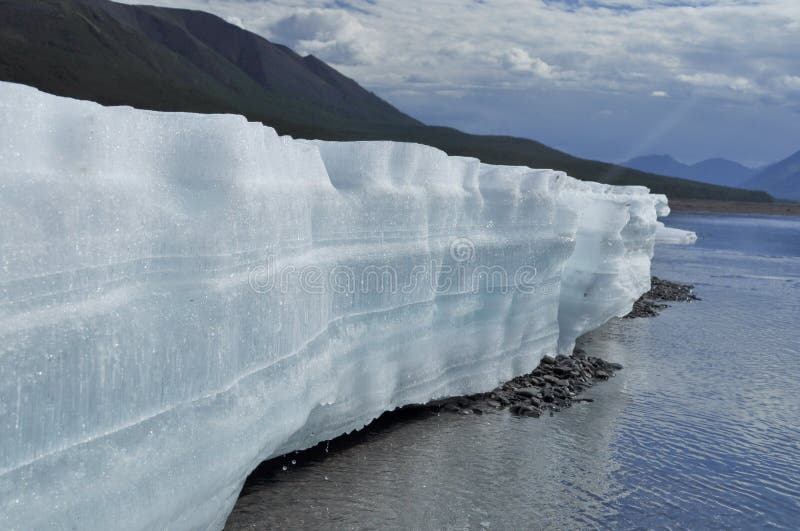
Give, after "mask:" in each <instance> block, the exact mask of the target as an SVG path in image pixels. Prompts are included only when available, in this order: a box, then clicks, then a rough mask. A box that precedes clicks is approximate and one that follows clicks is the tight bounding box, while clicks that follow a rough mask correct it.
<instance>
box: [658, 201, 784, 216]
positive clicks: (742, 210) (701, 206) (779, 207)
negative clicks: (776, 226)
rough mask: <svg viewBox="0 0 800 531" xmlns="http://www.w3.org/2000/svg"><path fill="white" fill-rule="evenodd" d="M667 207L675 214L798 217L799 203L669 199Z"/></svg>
mask: <svg viewBox="0 0 800 531" xmlns="http://www.w3.org/2000/svg"><path fill="white" fill-rule="evenodd" d="M669 207H670V208H671V209H672V210H673V211H675V212H726V213H735V214H771V215H781V216H800V203H749V202H744V201H712V200H709V199H670V200H669Z"/></svg>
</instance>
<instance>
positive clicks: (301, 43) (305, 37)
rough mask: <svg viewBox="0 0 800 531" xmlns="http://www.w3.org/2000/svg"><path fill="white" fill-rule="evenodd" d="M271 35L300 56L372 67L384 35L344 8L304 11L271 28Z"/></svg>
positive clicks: (378, 53) (299, 11)
mask: <svg viewBox="0 0 800 531" xmlns="http://www.w3.org/2000/svg"><path fill="white" fill-rule="evenodd" d="M269 32H270V36H271V37H273V39H275V40H277V41H279V42H281V43H285V44H287V45H288V46H290V47H292V48H294V49H295V51H297V52H299V53H302V54H307V53H312V54H314V55H317V56H319V57H321V58H323V59H325V60H326V61H329V62H331V63H333V64H338V65H360V64H372V63H374V62H375V61H376V60H377V59H378V57H379V56H380V53H381V41H380V35H379V34H378V33H377V32H375V31H373V30H369V29H367V28H365V27H364V26H363V25H362V24H361V23H360V22H359V21H358V19H357V18H356V17H355V16H353V15H352V14H350V13H348V12H347V11H343V10H340V9H308V10H307V9H301V10H298V11H296V12H294V13H292V14H290V15H288V16H286V17H284V18H281V19H279V20H277V21H276V22H275V23H274V24H272V25H270V26H269Z"/></svg>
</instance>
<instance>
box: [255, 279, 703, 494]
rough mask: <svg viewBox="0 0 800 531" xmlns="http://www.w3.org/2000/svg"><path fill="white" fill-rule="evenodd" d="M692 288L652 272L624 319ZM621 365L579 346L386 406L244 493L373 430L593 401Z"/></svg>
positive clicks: (271, 462) (280, 464) (262, 468)
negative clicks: (507, 374) (589, 393)
mask: <svg viewBox="0 0 800 531" xmlns="http://www.w3.org/2000/svg"><path fill="white" fill-rule="evenodd" d="M693 289H694V286H692V285H688V284H681V283H677V282H671V281H668V280H663V279H660V278H658V277H652V278H651V289H650V290H649V291H648V292H647V293H645V294H644V295H642V296H641V297H640V298H639V299H638V300H637V301H636V302H635V303H634V306H633V309H632V310H631V312H630V313H629V314H628V315H626V316H624V317H623V319H637V318H649V317H656V316H657V315H658V314H659V313H660V312H661V311H662V310H663V309H665V308H667V307H669V304H667V303H668V302H691V301H698V300H701V299H699V298H698V297H697V296H695V295H694V293H693ZM622 369H623V367H622V365H620V364H618V363H610V362H607V361H605V360H603V359H601V358H598V357H595V356H590V355H588V354H587V353H586V352H585V351H584V350H583V349H582V348H580V347H576V348H575V349H574V350H573V352H572V355H570V356H565V355H558V356H556V357H555V358H553V357H551V356H545V357H544V358H543V359H542V361H541V362H540V363H539V365H538V366H537V367H536V368H535V369H534V370H533V371H532V372H530V373H528V374H523V375H520V376H517V377H515V378H512V379H511V380H509V381H507V382H505V383H503V384H501V385H499V386H498V387H496V388H495V389H493V390H492V391H489V392H485V393H476V394H471V395H462V396H453V397H447V398H441V399H436V400H432V401H430V402H428V403H426V404H409V405H406V406H403V407H400V408H397V409H395V410H392V411H386V412H384V413H383V414H382V415H381V416H379V417H378V418H376V419H375V420H373V421H372V422H370V423H369V424H367V425H366V426H364V427H363V428H361V429H360V430H356V431H353V432H350V433H346V434H343V435H340V436H338V437H335V438H333V439H330V440H327V441H322V442H320V443H318V444H316V445H314V446H312V447H311V448H307V449H305V450H297V451H294V452H290V453H288V454H284V455H280V456H277V457H273V458H272V459H268V460H266V461H263V462H262V463H261V464H259V465H258V467H256V469H255V470H253V471H252V472H251V473H250V475H249V476H248V478H247V480H246V481H245V485H244V487H243V488H242V491H241V493H240V494H239V497H242V496H245V495H247V494H248V492H249V491H250V490H251V489H254V488H257V486H258V485H260V484H262V483H263V482H264V481H265V480H268V479H269V478H271V477H273V476H274V475H275V474H277V473H278V472H282V471H286V470H288V469H289V468H290V467H294V466H301V465H307V464H310V463H313V462H319V461H322V460H324V459H325V458H326V456H327V455H328V454H330V453H331V452H335V451H337V450H344V449H347V448H351V447H353V446H356V445H358V444H359V443H361V442H363V441H364V440H366V438H367V437H368V436H369V435H370V434H374V433H377V432H381V431H384V430H387V429H390V428H392V427H393V426H396V425H398V424H401V423H404V422H414V421H418V420H423V419H426V418H430V417H435V416H439V415H441V414H457V415H484V414H492V413H497V412H500V411H503V410H508V411H509V412H510V413H511V414H512V415H514V416H518V417H533V418H538V417H540V416H541V415H542V414H543V413H545V412H549V414H550V415H551V416H552V415H553V414H554V412H556V411H560V410H562V409H564V408H568V407H571V406H572V405H574V404H576V403H581V402H594V399H592V398H581V396H580V394H581V393H582V392H583V391H585V390H587V389H588V388H589V387H592V386H593V385H594V384H596V383H597V382H602V381H605V380H608V379H609V378H612V377H613V376H614V374H615V373H616V372H617V371H619V370H622Z"/></svg>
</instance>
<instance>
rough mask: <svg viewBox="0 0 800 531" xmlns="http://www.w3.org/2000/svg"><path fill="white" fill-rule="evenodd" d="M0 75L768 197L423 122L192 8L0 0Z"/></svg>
mask: <svg viewBox="0 0 800 531" xmlns="http://www.w3.org/2000/svg"><path fill="white" fill-rule="evenodd" d="M0 79H1V80H5V81H14V82H17V83H25V84H27V85H32V86H34V87H37V88H39V89H41V90H44V91H46V92H50V93H53V94H58V95H61V96H68V97H72V98H79V99H87V100H93V101H96V102H99V103H102V104H104V105H130V106H132V107H138V108H143V109H153V110H159V111H186V112H200V113H234V114H241V115H244V116H246V117H247V118H248V119H249V120H252V121H259V122H263V123H265V124H267V125H270V126H272V127H274V128H275V129H276V130H277V131H278V132H279V133H281V134H289V135H292V136H295V137H300V138H320V139H329V140H396V141H405V142H418V143H421V144H428V145H431V146H435V147H438V148H440V149H442V150H443V151H445V152H447V153H449V154H451V155H463V156H470V157H477V158H479V159H481V160H483V161H484V162H487V163H493V164H511V165H524V166H531V167H538V168H557V169H562V170H565V171H567V172H569V173H570V174H572V175H573V176H575V177H577V178H581V179H588V180H600V181H602V182H607V183H610V184H640V185H645V186H648V187H650V188H651V189H652V190H653V191H654V192H658V193H665V194H668V195H671V196H676V197H694V198H703V199H708V198H712V199H747V200H755V201H768V200H769V199H770V198H769V196H768V195H767V194H765V193H761V192H747V191H743V190H736V189H733V188H725V187H713V186H708V185H705V184H700V183H696V182H691V181H686V180H681V179H672V178H669V177H663V176H662V175H669V174H670V173H669V172H666V171H658V172H657V173H659V174H660V175H653V174H652V173H646V172H640V171H635V170H632V169H630V168H623V167H621V166H614V165H611V164H606V163H603V162H598V161H592V160H585V159H580V158H577V157H572V156H570V155H568V154H566V153H563V152H561V151H558V150H556V149H553V148H550V147H548V146H545V145H544V144H541V143H539V142H536V141H533V140H529V139H524V138H512V137H508V136H490V135H470V134H466V133H463V132H461V131H458V130H455V129H452V128H448V127H431V126H426V125H424V124H422V123H420V122H419V121H417V120H415V119H414V118H412V117H410V116H408V115H406V114H403V113H402V112H400V111H399V110H398V109H396V108H395V107H393V106H392V105H390V104H389V103H387V102H386V101H384V100H383V99H381V98H379V97H378V96H376V95H375V94H373V93H372V92H370V91H368V90H366V89H365V88H363V87H362V86H360V85H359V84H358V83H356V82H355V81H354V80H352V79H350V78H349V77H347V76H345V75H343V74H341V73H340V72H338V71H337V70H335V69H334V68H332V67H331V66H329V65H328V64H326V63H325V62H324V61H322V60H320V59H319V58H317V57H315V56H313V55H307V56H305V57H303V56H300V55H298V54H297V53H295V52H294V51H293V50H291V49H290V48H287V47H286V46H283V45H281V44H277V43H273V42H270V41H268V40H267V39H265V38H263V37H261V36H259V35H256V34H254V33H250V32H248V31H246V30H243V29H242V28H240V27H238V26H236V25H234V24H230V23H228V22H226V21H224V20H222V19H221V18H219V17H217V16H215V15H212V14H209V13H205V12H202V11H192V10H188V9H173V8H162V7H153V6H138V5H128V4H118V3H115V2H111V1H109V0H0ZM668 162H671V163H674V164H679V163H677V162H676V161H674V160H672V159H671V158H670V161H668Z"/></svg>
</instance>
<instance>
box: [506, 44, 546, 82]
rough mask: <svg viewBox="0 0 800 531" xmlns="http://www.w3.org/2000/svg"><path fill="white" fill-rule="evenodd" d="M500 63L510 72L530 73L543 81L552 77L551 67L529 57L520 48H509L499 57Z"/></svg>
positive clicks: (540, 60)
mask: <svg viewBox="0 0 800 531" xmlns="http://www.w3.org/2000/svg"><path fill="white" fill-rule="evenodd" d="M500 62H501V63H502V65H503V66H504V67H505V68H507V69H508V70H510V71H511V72H516V73H531V74H534V75H535V76H538V77H542V78H545V79H550V78H552V77H553V75H554V72H553V67H552V66H550V65H549V64H547V63H546V62H545V61H543V60H542V59H540V58H538V57H531V55H530V54H529V53H528V52H526V51H525V50H523V49H522V48H511V49H510V50H508V51H507V52H506V53H504V54H502V55H501V56H500Z"/></svg>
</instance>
